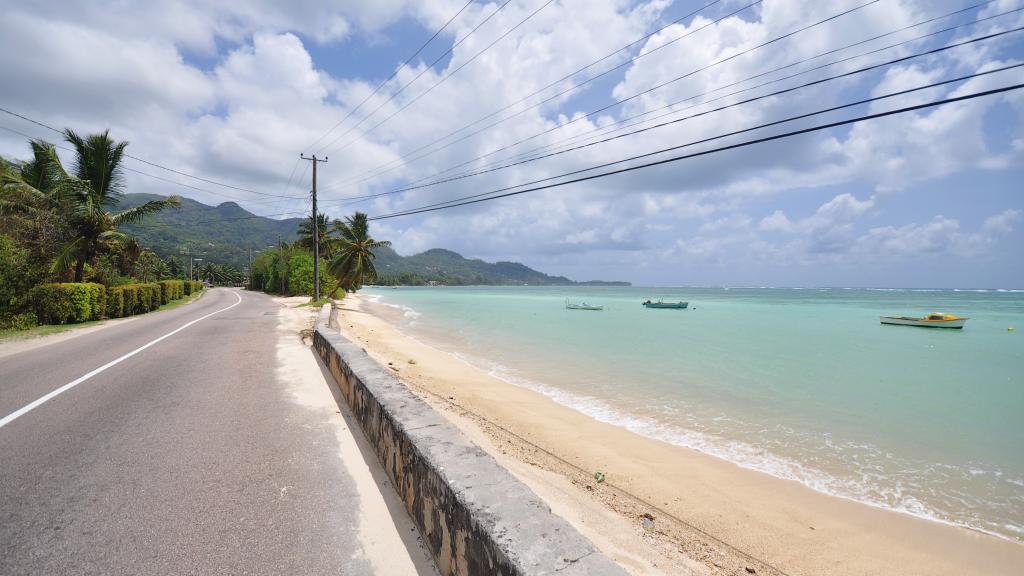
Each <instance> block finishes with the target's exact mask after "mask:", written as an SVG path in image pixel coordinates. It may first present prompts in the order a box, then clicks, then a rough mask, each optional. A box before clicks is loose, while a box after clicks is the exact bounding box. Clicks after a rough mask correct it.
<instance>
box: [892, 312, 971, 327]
mask: <svg viewBox="0 0 1024 576" xmlns="http://www.w3.org/2000/svg"><path fill="white" fill-rule="evenodd" d="M879 318H880V319H881V321H882V324H895V325H898V326H924V327H925V328H963V327H964V324H966V323H967V320H969V318H961V317H960V316H954V315H952V314H946V313H945V312H935V313H933V314H929V315H927V316H922V317H921V318H915V317H913V316H880V317H879Z"/></svg>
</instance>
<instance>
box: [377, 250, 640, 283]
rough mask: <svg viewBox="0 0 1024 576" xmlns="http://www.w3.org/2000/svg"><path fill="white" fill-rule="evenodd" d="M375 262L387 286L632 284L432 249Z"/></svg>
mask: <svg viewBox="0 0 1024 576" xmlns="http://www.w3.org/2000/svg"><path fill="white" fill-rule="evenodd" d="M376 256H377V258H376V260H375V262H374V264H375V266H376V267H377V274H378V275H380V277H381V282H382V283H385V284H422V283H426V282H438V283H440V284H449V285H473V284H475V285H497V286H513V285H515V286H523V285H529V286H570V285H575V284H590V285H620V286H621V285H629V283H628V282H601V281H593V282H574V281H572V280H570V279H568V278H566V277H565V276H548V275H547V274H544V273H543V272H538V271H536V270H534V269H533V268H530V267H528V266H525V265H523V264H519V263H518V262H494V263H491V262H484V261H483V260H479V259H474V260H470V259H468V258H464V257H463V256H462V255H461V254H458V253H456V252H452V251H451V250H444V249H442V248H433V249H431V250H427V251H426V252H421V253H419V254H414V255H412V256H400V255H399V254H398V253H397V252H395V251H394V250H392V249H390V248H385V249H383V250H380V251H378V252H377V253H376Z"/></svg>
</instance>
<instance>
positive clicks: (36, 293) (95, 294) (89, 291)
mask: <svg viewBox="0 0 1024 576" xmlns="http://www.w3.org/2000/svg"><path fill="white" fill-rule="evenodd" d="M106 296H107V294H106V289H105V288H104V287H103V285H102V284H93V283H91V282H67V283H61V284H43V285H41V286H36V287H35V288H33V289H32V291H31V292H30V293H29V300H30V301H31V302H32V309H33V310H34V311H35V313H36V319H37V320H38V321H39V323H40V324H69V323H74V322H85V321H86V320H99V319H100V318H102V317H103V314H104V313H105V312H106V310H107V298H106Z"/></svg>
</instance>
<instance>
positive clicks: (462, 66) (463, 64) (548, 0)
mask: <svg viewBox="0 0 1024 576" xmlns="http://www.w3.org/2000/svg"><path fill="white" fill-rule="evenodd" d="M554 1H555V0H547V2H545V3H544V4H542V5H541V6H540V7H539V8H537V9H536V10H534V11H533V12H531V13H530V14H529V15H528V16H527V17H526V18H523V19H522V20H520V21H519V23H518V24H516V25H515V26H513V27H511V28H509V29H508V30H506V31H505V33H503V34H502V35H501V36H498V37H497V38H495V39H494V41H493V42H491V43H490V44H488V45H487V46H486V47H485V48H484V49H483V50H481V51H479V52H477V53H476V54H474V55H473V56H472V57H471V58H470V59H469V60H466V61H465V62H463V63H462V64H460V65H459V66H458V68H456V69H455V70H452V71H451V72H449V73H448V74H446V75H444V76H442V77H441V78H440V79H439V80H438V81H437V82H435V83H434V84H433V85H432V86H431V87H430V88H427V89H426V90H424V91H423V92H422V93H420V94H418V95H417V96H416V97H415V98H413V99H412V100H410V101H409V102H406V103H405V105H403V106H402V107H401V108H399V109H398V110H395V111H394V112H393V113H391V114H390V115H389V116H388V117H387V118H384V119H383V120H381V121H380V122H378V123H376V124H374V125H373V126H371V127H370V128H369V129H368V130H366V131H365V132H363V133H362V134H361V136H366V135H367V134H369V133H371V132H373V131H374V130H376V129H377V128H379V127H381V126H383V125H384V124H386V123H387V122H388V121H390V120H391V119H392V118H394V117H395V116H398V115H399V114H401V113H402V112H403V111H405V110H406V109H407V108H409V107H410V106H412V105H413V104H415V103H416V102H418V101H419V100H420V98H423V97H424V96H426V95H427V94H430V92H431V91H433V90H434V88H437V87H438V86H440V85H441V84H444V83H445V82H446V81H447V80H448V79H449V78H451V77H452V76H454V75H455V74H457V73H458V72H459V70H462V69H463V68H465V67H466V66H469V65H470V64H472V63H473V62H474V61H476V59H477V58H479V57H480V56H481V55H483V53H484V52H487V51H488V50H490V49H491V48H492V47H493V46H494V45H495V44H497V43H498V42H501V41H502V40H504V39H505V37H506V36H508V35H509V34H511V33H512V32H515V31H516V30H517V29H518V28H519V27H520V26H522V25H523V24H525V23H526V22H527V21H529V20H530V19H531V18H533V17H534V16H536V15H537V13H539V12H540V11H541V10H543V9H545V8H547V7H548V6H550V5H551V3H552V2H554ZM874 1H876V2H877V1H879V0H874ZM358 140H359V137H357V138H353V139H352V140H350V141H348V142H347V143H346V144H343V145H342V146H340V147H339V148H336V149H335V151H334V153H337V152H340V151H342V150H344V149H345V148H348V147H349V146H351V145H352V144H354V143H355V142H357V141H358Z"/></svg>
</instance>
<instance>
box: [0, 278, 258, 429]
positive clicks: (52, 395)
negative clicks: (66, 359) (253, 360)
mask: <svg viewBox="0 0 1024 576" xmlns="http://www.w3.org/2000/svg"><path fill="white" fill-rule="evenodd" d="M234 294H235V298H238V302H235V303H234V304H232V305H230V306H228V307H227V308H221V309H220V310H216V311H214V312H210V313H209V314H207V315H206V316H201V317H199V318H196V319H195V320H193V321H191V322H188V323H187V324H184V325H182V326H180V327H178V328H175V329H174V330H172V331H170V332H168V333H167V334H164V335H163V336H161V337H159V338H157V339H156V340H152V341H150V342H148V343H146V344H143V345H142V346H139V347H138V348H136V349H135V350H132V351H131V352H129V353H127V354H125V355H124V356H121V357H120V358H117V359H114V360H111V361H110V362H107V363H106V364H104V365H103V366H100V367H99V368H97V369H95V370H93V371H92V372H89V373H88V374H86V375H84V376H81V377H79V378H76V379H75V380H72V381H71V382H68V383H67V384H65V385H63V386H61V387H60V388H57V389H56V390H54V391H53V392H50V393H49V394H47V395H45V396H43V397H41V398H39V399H38V400H36V401H34V402H32V403H31V404H28V405H26V406H25V407H23V408H20V409H18V410H16V411H14V412H12V413H10V414H8V415H7V416H4V417H3V419H0V428H3V427H4V426H6V425H8V424H10V423H11V422H14V421H15V420H16V419H18V417H20V416H24V415H25V414H28V413H29V412H31V411H32V410H34V409H36V408H38V407H39V406H40V405H42V404H44V403H46V402H47V401H48V400H52V399H53V398H56V397H57V396H60V395H61V394H63V393H64V392H67V391H68V390H71V389H72V388H74V387H75V386H78V385H79V384H81V383H82V382H85V381H86V380H88V379H89V378H92V377H93V376H95V375H97V374H99V373H100V372H103V371H104V370H106V369H107V368H110V367H111V366H115V365H117V364H120V363H121V362H124V361H125V360H127V359H129V358H131V357H132V356H135V355H136V354H138V353H139V352H142V351H143V350H145V349H146V348H149V347H150V346H152V345H154V344H156V343H158V342H160V341H161V340H164V339H165V338H170V337H171V336H174V335H175V334H177V333H178V332H181V331H182V330H184V329H185V328H188V327H189V326H191V325H193V324H195V323H196V322H201V321H203V320H206V319H207V318H209V317H210V316H213V315H214V314H220V313H221V312H224V311H225V310H230V309H232V308H234V307H235V306H238V305H239V304H241V303H242V296H241V295H240V294H239V293H238V292H235V293H234Z"/></svg>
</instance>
